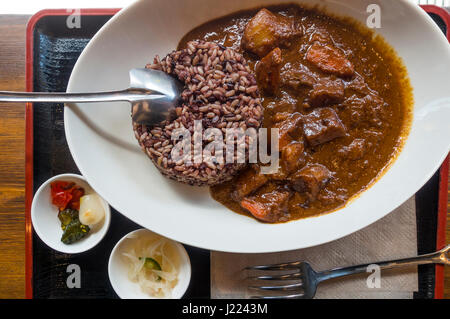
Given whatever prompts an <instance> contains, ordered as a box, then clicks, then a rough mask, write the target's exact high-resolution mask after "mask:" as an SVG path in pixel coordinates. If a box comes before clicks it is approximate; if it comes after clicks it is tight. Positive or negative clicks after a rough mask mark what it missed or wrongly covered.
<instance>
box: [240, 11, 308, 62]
mask: <svg viewBox="0 0 450 319" xmlns="http://www.w3.org/2000/svg"><path fill="white" fill-rule="evenodd" d="M301 34H302V28H301V26H298V25H296V24H295V22H294V21H293V20H292V19H290V18H287V17H284V16H282V15H280V14H274V13H272V12H270V11H269V10H267V9H261V10H260V11H259V12H258V13H257V14H256V15H255V16H254V17H253V18H252V19H251V20H250V21H249V23H248V24H247V26H246V27H245V30H244V35H243V37H242V48H243V49H244V50H247V51H249V52H252V53H254V54H256V55H258V56H259V57H261V58H262V57H264V56H266V55H267V54H268V53H269V52H270V51H272V50H273V49H275V48H276V47H280V46H281V47H286V46H289V45H290V40H291V39H292V38H294V37H296V36H299V35H301Z"/></svg>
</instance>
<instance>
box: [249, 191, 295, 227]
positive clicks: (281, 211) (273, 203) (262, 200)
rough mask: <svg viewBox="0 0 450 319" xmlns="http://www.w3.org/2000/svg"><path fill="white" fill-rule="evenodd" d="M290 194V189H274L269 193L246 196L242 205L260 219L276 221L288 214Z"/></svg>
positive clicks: (270, 221)
mask: <svg viewBox="0 0 450 319" xmlns="http://www.w3.org/2000/svg"><path fill="white" fill-rule="evenodd" d="M289 196H290V194H289V192H288V191H279V190H274V191H272V192H269V193H263V194H258V195H255V196H251V197H245V198H244V199H243V200H242V201H241V207H242V208H244V209H246V210H247V211H249V212H250V213H251V214H252V215H253V216H254V217H255V218H257V219H259V220H262V221H264V222H268V223H275V222H278V221H281V220H282V219H283V217H285V216H286V213H287V205H288V201H289ZM284 219H285V218H284Z"/></svg>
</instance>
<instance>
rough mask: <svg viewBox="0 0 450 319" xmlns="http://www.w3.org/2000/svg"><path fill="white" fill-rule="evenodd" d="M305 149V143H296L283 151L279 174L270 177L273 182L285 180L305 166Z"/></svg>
mask: <svg viewBox="0 0 450 319" xmlns="http://www.w3.org/2000/svg"><path fill="white" fill-rule="evenodd" d="M305 161H306V159H305V147H304V144H303V142H297V141H294V142H292V143H291V144H289V145H287V146H285V147H284V148H283V149H282V150H281V158H280V167H279V169H278V172H277V173H275V174H272V175H270V178H271V179H273V180H280V181H283V180H285V179H286V178H287V177H288V176H289V175H290V174H291V173H293V172H295V171H296V170H297V169H299V168H300V167H302V166H303V165H305Z"/></svg>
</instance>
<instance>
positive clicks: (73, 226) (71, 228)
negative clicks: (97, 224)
mask: <svg viewBox="0 0 450 319" xmlns="http://www.w3.org/2000/svg"><path fill="white" fill-rule="evenodd" d="M90 230H91V229H90V228H89V226H86V225H83V224H82V223H80V220H79V219H78V218H77V219H73V220H72V221H71V222H70V223H69V224H68V225H67V226H66V229H65V230H64V233H63V235H62V237H61V241H62V242H63V243H64V244H66V245H70V244H73V243H74V242H76V241H79V240H80V239H82V238H84V237H86V235H87V234H88V233H89V231H90Z"/></svg>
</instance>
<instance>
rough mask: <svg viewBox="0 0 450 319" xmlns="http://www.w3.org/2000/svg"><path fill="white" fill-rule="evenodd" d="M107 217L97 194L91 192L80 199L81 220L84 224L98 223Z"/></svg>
mask: <svg viewBox="0 0 450 319" xmlns="http://www.w3.org/2000/svg"><path fill="white" fill-rule="evenodd" d="M104 217H105V209H104V207H103V204H102V200H101V198H100V197H99V196H98V195H97V194H90V195H85V196H83V197H81V199H80V214H79V218H80V222H81V223H82V224H83V225H88V226H92V225H96V224H98V223H99V222H101V221H102V219H103V218H104Z"/></svg>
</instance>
